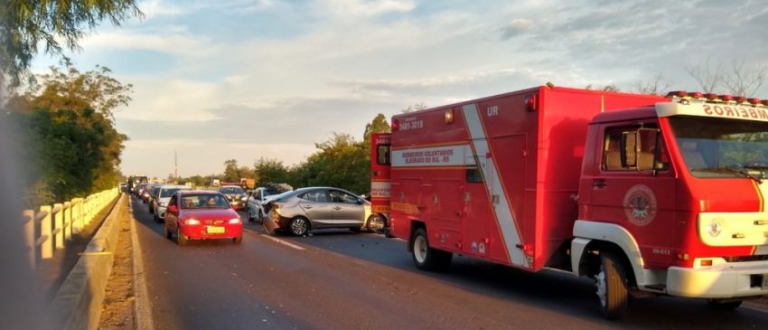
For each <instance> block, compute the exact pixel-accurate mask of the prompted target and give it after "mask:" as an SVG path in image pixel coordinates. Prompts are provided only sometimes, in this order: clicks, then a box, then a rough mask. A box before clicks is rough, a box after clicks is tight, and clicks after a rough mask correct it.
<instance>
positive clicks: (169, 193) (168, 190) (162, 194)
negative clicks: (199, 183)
mask: <svg viewBox="0 0 768 330" xmlns="http://www.w3.org/2000/svg"><path fill="white" fill-rule="evenodd" d="M179 190H187V189H184V188H165V189H163V191H162V192H160V197H171V196H173V194H175V193H176V192H177V191H179Z"/></svg>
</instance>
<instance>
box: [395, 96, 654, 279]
mask: <svg viewBox="0 0 768 330" xmlns="http://www.w3.org/2000/svg"><path fill="white" fill-rule="evenodd" d="M660 99H661V98H659V97H653V96H645V95H632V96H628V95H620V94H612V93H600V92H594V91H583V90H574V89H565V88H554V89H549V88H546V87H542V88H535V89H529V90H524V91H519V92H514V93H509V94H504V95H499V96H494V97H489V98H485V99H479V100H473V101H469V102H466V103H461V104H457V105H451V106H447V107H439V108H435V109H431V110H428V111H423V112H418V113H411V114H408V113H406V114H402V115H397V116H395V117H394V118H393V122H398V124H397V125H399V130H398V131H396V132H395V133H394V134H392V136H391V143H392V150H391V158H392V159H391V162H392V172H391V203H392V218H393V221H392V226H391V227H392V229H391V231H392V233H393V234H394V235H395V236H398V237H400V238H403V239H408V238H409V235H410V234H411V228H410V224H411V221H409V220H418V221H423V222H424V223H425V224H426V225H427V230H428V232H429V236H430V244H431V245H432V246H434V247H436V248H440V249H445V250H446V251H452V252H456V253H461V254H465V255H470V256H477V257H480V258H484V259H488V260H491V261H494V262H498V263H502V264H507V265H511V266H515V267H520V268H525V269H528V270H532V271H538V270H540V269H541V268H542V267H544V266H545V265H546V264H547V261H549V260H550V258H551V257H552V256H553V255H554V254H555V252H556V251H558V250H559V249H561V248H563V246H564V244H568V243H569V242H570V239H571V238H573V225H574V222H575V221H576V219H577V211H578V209H577V203H576V202H575V198H576V196H577V194H578V189H579V178H580V173H581V167H582V158H583V155H584V143H585V138H586V136H587V127H588V124H589V122H590V121H591V120H592V118H593V117H594V116H595V115H596V114H598V113H600V112H602V111H609V110H614V109H624V108H630V107H636V106H648V105H651V104H653V103H655V102H656V101H659V100H660ZM446 116H447V117H449V118H450V117H452V122H450V123H448V122H447V120H446ZM449 120H450V119H449ZM401 219H402V220H401Z"/></svg>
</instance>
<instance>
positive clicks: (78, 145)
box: [9, 68, 131, 206]
mask: <svg viewBox="0 0 768 330" xmlns="http://www.w3.org/2000/svg"><path fill="white" fill-rule="evenodd" d="M51 71H52V73H51V74H46V75H40V76H41V77H42V76H47V77H55V78H45V79H40V82H41V85H39V86H38V87H37V88H34V89H30V90H28V91H26V92H24V93H23V94H14V95H13V96H12V97H11V100H10V101H9V105H10V106H12V107H13V109H15V110H16V111H14V112H13V113H12V115H11V117H12V118H13V119H15V120H17V121H18V122H19V123H20V124H21V125H22V127H25V128H26V133H27V135H28V139H29V141H30V146H32V148H29V152H28V155H27V157H28V158H29V161H31V162H32V163H34V164H37V165H38V168H37V169H35V170H34V171H31V173H30V176H29V177H28V178H27V184H26V188H27V189H28V192H34V191H37V190H39V189H40V188H41V187H42V188H44V189H47V190H49V191H50V192H51V194H49V195H46V196H43V195H41V194H37V193H28V194H27V196H28V197H29V198H28V199H27V202H28V203H29V204H30V205H31V206H35V205H39V204H43V203H48V202H52V201H54V200H58V201H62V200H67V199H71V198H74V197H78V196H80V197H82V196H84V195H87V194H89V193H93V192H96V191H100V190H104V189H108V188H111V187H114V186H115V185H116V184H117V182H118V181H119V180H120V178H121V176H122V175H121V173H120V171H119V166H120V156H121V154H122V151H123V148H124V146H123V143H124V142H125V141H127V140H128V137H127V136H126V135H124V134H121V133H119V132H118V131H117V130H116V129H115V127H114V123H113V121H112V119H111V109H113V108H114V106H113V107H112V108H110V107H109V106H107V107H104V106H101V109H100V110H97V109H94V106H93V105H92V104H96V105H97V106H99V104H113V103H110V100H112V99H121V100H122V101H120V102H119V103H118V104H127V103H128V102H129V101H130V98H129V97H127V93H129V92H130V89H131V87H130V85H123V84H121V83H120V82H118V81H117V80H114V79H113V78H112V77H110V76H109V75H108V74H109V71H94V72H88V73H85V74H82V73H79V72H78V71H77V70H74V69H72V70H69V73H68V74H66V75H57V74H55V73H56V72H60V71H59V70H58V69H55V68H52V69H51ZM88 79H95V80H102V81H111V84H110V85H109V87H105V85H98V87H93V86H91V87H87V86H90V85H87V84H80V83H78V82H82V81H86V80H88ZM58 86H70V87H69V88H68V89H67V90H68V92H66V93H63V92H60V91H61V89H60V88H59V87H58ZM84 95H88V96H89V97H85V96H84ZM126 97H127V98H126ZM102 101H103V102H105V103H100V102H102ZM115 106H116V105H115ZM51 199H52V200H51Z"/></svg>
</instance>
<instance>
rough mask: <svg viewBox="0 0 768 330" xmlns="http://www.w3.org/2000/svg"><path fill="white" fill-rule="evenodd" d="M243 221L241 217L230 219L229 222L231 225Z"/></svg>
mask: <svg viewBox="0 0 768 330" xmlns="http://www.w3.org/2000/svg"><path fill="white" fill-rule="evenodd" d="M241 223H242V221H240V219H239V218H234V219H229V224H230V225H239V224H241Z"/></svg>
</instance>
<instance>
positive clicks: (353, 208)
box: [329, 190, 365, 227]
mask: <svg viewBox="0 0 768 330" xmlns="http://www.w3.org/2000/svg"><path fill="white" fill-rule="evenodd" d="M329 195H330V196H331V202H332V204H333V205H332V207H333V222H334V225H335V226H337V227H350V226H355V227H362V226H363V221H364V220H365V219H364V218H365V206H364V205H363V202H362V199H361V198H359V197H357V196H354V195H352V194H349V193H347V192H344V191H340V190H331V191H329Z"/></svg>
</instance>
